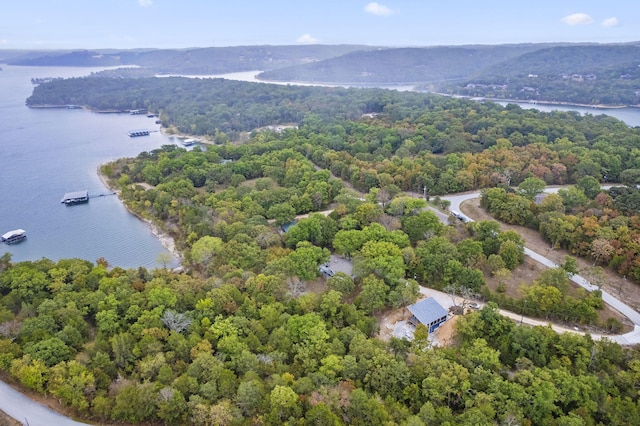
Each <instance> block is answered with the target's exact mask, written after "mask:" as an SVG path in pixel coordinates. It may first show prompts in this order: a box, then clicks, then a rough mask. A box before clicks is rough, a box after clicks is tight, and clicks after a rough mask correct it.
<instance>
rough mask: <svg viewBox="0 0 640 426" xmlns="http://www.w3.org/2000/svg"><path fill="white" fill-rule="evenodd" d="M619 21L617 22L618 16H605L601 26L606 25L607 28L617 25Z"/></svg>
mask: <svg viewBox="0 0 640 426" xmlns="http://www.w3.org/2000/svg"><path fill="white" fill-rule="evenodd" d="M619 23H620V22H618V18H616V17H615V16H614V17H611V18H607V19H605V20H604V21H602V26H603V27H607V28H609V27H617V26H618V24H619Z"/></svg>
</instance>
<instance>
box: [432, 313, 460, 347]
mask: <svg viewBox="0 0 640 426" xmlns="http://www.w3.org/2000/svg"><path fill="white" fill-rule="evenodd" d="M459 318H460V315H455V316H454V317H452V318H449V319H448V320H447V321H446V322H445V323H444V324H442V325H441V326H440V327H438V328H437V329H436V331H434V332H433V336H434V337H435V338H436V339H437V340H438V344H439V345H440V346H450V345H451V344H453V343H454V337H455V334H456V323H457V322H458V319H459Z"/></svg>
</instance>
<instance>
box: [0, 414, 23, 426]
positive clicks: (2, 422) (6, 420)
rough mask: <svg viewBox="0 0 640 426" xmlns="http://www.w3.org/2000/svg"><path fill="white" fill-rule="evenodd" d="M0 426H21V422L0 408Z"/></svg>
mask: <svg viewBox="0 0 640 426" xmlns="http://www.w3.org/2000/svg"><path fill="white" fill-rule="evenodd" d="M0 426H22V423H21V422H19V421H17V420H16V419H14V418H13V417H11V416H9V415H8V414H7V413H5V412H4V411H2V410H0Z"/></svg>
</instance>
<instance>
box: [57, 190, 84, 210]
mask: <svg viewBox="0 0 640 426" xmlns="http://www.w3.org/2000/svg"><path fill="white" fill-rule="evenodd" d="M60 202H61V203H63V204H66V205H67V206H71V205H73V204H82V203H87V202H89V191H88V190H86V189H85V190H84V191H75V192H67V193H66V194H64V197H62V200H60Z"/></svg>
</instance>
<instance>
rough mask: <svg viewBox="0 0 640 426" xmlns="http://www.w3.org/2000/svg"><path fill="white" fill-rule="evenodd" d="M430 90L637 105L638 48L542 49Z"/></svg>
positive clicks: (639, 98) (639, 79) (639, 83)
mask: <svg viewBox="0 0 640 426" xmlns="http://www.w3.org/2000/svg"><path fill="white" fill-rule="evenodd" d="M422 88H426V86H422ZM436 90H437V91H439V92H443V93H449V94H456V95H463V96H472V97H488V98H499V99H515V100H528V101H540V102H544V101H548V102H568V103H578V104H591V105H594V104H604V105H637V104H638V103H639V102H640V46H639V45H638V44H624V45H570V46H554V47H548V48H544V49H539V50H535V51H533V52H528V53H525V54H523V55H520V56H517V57H513V58H510V59H508V60H505V61H503V62H500V63H497V64H494V65H491V66H489V67H487V68H484V69H482V70H480V71H478V72H476V73H474V74H472V75H470V76H469V77H468V78H467V79H464V80H462V81H458V82H455V83H453V84H451V83H441V84H439V85H438V86H437V89H436Z"/></svg>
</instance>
